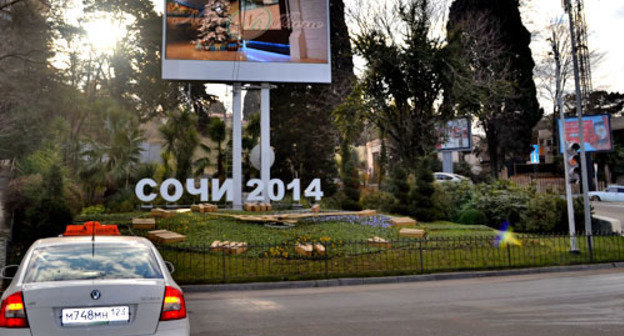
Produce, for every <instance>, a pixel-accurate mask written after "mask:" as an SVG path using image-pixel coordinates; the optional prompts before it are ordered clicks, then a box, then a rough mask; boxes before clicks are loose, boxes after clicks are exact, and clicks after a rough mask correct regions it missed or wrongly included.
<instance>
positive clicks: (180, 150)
mask: <svg viewBox="0 0 624 336" xmlns="http://www.w3.org/2000/svg"><path fill="white" fill-rule="evenodd" d="M159 131H160V134H161V136H162V137H163V139H164V143H165V148H164V149H165V153H167V154H168V155H170V156H171V157H172V158H173V160H174V161H175V177H176V178H177V179H178V180H180V181H183V180H186V178H187V177H189V176H191V173H192V168H193V161H192V160H193V154H194V153H195V149H196V148H197V146H198V145H199V134H198V132H197V120H196V117H195V115H194V114H193V113H191V112H190V111H189V110H186V109H185V110H182V111H179V112H173V113H171V114H169V119H168V120H167V122H166V123H165V124H164V125H162V126H161V127H160V128H159ZM167 164H169V162H165V165H167Z"/></svg>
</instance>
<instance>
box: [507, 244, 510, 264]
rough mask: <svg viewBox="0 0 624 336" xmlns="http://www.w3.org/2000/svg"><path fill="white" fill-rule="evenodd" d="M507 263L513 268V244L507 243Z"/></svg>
mask: <svg viewBox="0 0 624 336" xmlns="http://www.w3.org/2000/svg"><path fill="white" fill-rule="evenodd" d="M506 245H507V263H508V264H509V267H511V244H509V243H507V244H506Z"/></svg>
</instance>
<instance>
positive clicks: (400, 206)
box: [389, 164, 410, 215]
mask: <svg viewBox="0 0 624 336" xmlns="http://www.w3.org/2000/svg"><path fill="white" fill-rule="evenodd" d="M389 189H390V192H391V193H392V195H394V198H396V200H397V202H396V203H395V204H394V206H393V207H392V209H391V212H394V213H397V214H402V215H407V214H408V206H407V202H408V195H409V191H410V185H409V183H407V172H406V171H405V169H403V168H402V167H401V166H400V165H399V164H395V166H394V169H393V170H392V174H391V176H390V185H389Z"/></svg>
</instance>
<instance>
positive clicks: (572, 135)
mask: <svg viewBox="0 0 624 336" xmlns="http://www.w3.org/2000/svg"><path fill="white" fill-rule="evenodd" d="M557 121H558V125H559V139H560V140H559V141H560V144H559V145H560V146H559V148H560V151H561V153H563V149H564V148H565V146H564V144H563V139H564V137H563V136H561V119H558V120H557ZM565 130H566V135H565V139H566V141H567V142H568V143H571V142H578V143H580V134H579V123H578V119H577V118H566V119H565ZM583 137H584V140H585V151H587V152H588V153H589V152H608V151H612V150H613V136H612V132H611V118H610V116H609V115H607V114H605V115H595V116H584V117H583Z"/></svg>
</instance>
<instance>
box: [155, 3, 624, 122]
mask: <svg viewBox="0 0 624 336" xmlns="http://www.w3.org/2000/svg"><path fill="white" fill-rule="evenodd" d="M153 1H154V3H155V6H156V8H157V9H159V10H161V11H162V8H163V3H164V0H153ZM358 1H370V2H371V3H380V2H383V1H392V0H344V2H345V6H346V7H347V8H349V7H350V6H351V7H353V6H355V5H356V3H357V2H358ZM451 2H452V1H451V0H437V4H438V5H441V6H445V5H444V4H446V7H448V5H450V3H451ZM584 2H585V15H586V21H587V25H588V28H589V29H588V32H589V36H588V43H589V47H590V49H593V50H597V51H598V52H600V53H602V54H604V59H603V61H602V62H601V63H600V64H599V66H594V67H592V75H593V78H592V79H593V84H594V89H602V90H608V91H619V92H624V43H621V42H622V37H621V35H622V33H624V1H622V0H584ZM521 3H522V4H523V5H522V7H521V14H522V19H523V22H524V24H525V26H526V27H527V29H528V30H529V31H530V32H531V33H532V35H533V40H532V43H531V50H532V52H533V58H534V59H535V62H536V63H539V61H540V57H544V55H546V53H547V49H548V48H549V46H548V42H547V41H546V38H547V36H543V35H542V34H540V32H541V31H543V30H544V28H545V27H547V26H548V25H549V23H550V22H551V21H552V20H553V19H557V18H560V17H561V16H562V15H564V14H565V13H564V12H563V8H562V6H561V0H521ZM355 64H356V68H357V69H356V71H358V72H361V70H362V67H363V66H364V64H363V63H362V62H361V61H358V60H357V59H356V62H355ZM209 91H210V92H211V93H213V94H217V95H219V96H220V97H221V99H222V101H223V102H224V103H225V104H226V106H229V105H230V102H229V100H230V99H231V95H229V89H228V88H227V87H226V86H225V85H211V86H210V87H209ZM540 103H541V104H542V106H543V107H544V109H545V110H546V111H550V110H552V108H550V106H552V103H550V102H548V101H547V100H545V99H540Z"/></svg>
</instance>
